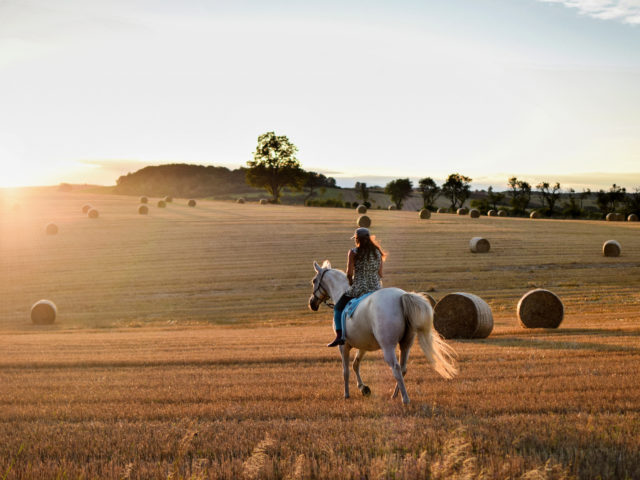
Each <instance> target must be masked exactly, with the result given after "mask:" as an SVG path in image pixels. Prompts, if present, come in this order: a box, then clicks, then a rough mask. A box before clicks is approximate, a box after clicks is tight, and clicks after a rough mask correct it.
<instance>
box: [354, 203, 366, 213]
mask: <svg viewBox="0 0 640 480" xmlns="http://www.w3.org/2000/svg"><path fill="white" fill-rule="evenodd" d="M356 213H358V214H359V215H364V214H365V213H367V206H366V205H358V206H357V207H356Z"/></svg>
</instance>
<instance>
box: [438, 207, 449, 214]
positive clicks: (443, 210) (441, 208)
mask: <svg viewBox="0 0 640 480" xmlns="http://www.w3.org/2000/svg"><path fill="white" fill-rule="evenodd" d="M438 213H447V209H446V208H444V207H440V208H439V209H438Z"/></svg>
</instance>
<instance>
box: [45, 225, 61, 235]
mask: <svg viewBox="0 0 640 480" xmlns="http://www.w3.org/2000/svg"><path fill="white" fill-rule="evenodd" d="M45 231H46V232H47V235H55V234H56V233H58V226H57V225H56V224H55V223H50V224H49V225H47V227H46V228H45Z"/></svg>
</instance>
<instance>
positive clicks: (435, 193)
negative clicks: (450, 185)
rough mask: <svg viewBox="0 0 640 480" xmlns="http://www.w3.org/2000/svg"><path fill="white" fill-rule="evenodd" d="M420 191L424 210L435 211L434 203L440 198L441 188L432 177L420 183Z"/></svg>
mask: <svg viewBox="0 0 640 480" xmlns="http://www.w3.org/2000/svg"><path fill="white" fill-rule="evenodd" d="M418 191H419V192H420V194H421V195H422V203H423V205H424V208H427V209H429V210H435V207H434V203H436V199H437V198H438V197H439V196H440V187H439V186H438V185H436V182H435V181H434V180H433V178H431V177H426V178H423V179H421V180H420V182H418Z"/></svg>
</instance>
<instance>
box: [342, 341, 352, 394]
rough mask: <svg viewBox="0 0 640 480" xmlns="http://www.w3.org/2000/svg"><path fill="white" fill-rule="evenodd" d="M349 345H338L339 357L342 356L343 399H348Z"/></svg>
mask: <svg viewBox="0 0 640 480" xmlns="http://www.w3.org/2000/svg"><path fill="white" fill-rule="evenodd" d="M350 353H351V345H348V344H344V345H340V355H342V376H343V377H344V398H349V354H350Z"/></svg>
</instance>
